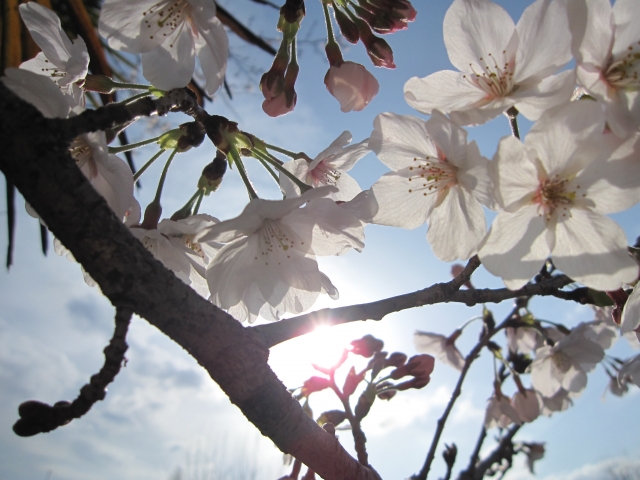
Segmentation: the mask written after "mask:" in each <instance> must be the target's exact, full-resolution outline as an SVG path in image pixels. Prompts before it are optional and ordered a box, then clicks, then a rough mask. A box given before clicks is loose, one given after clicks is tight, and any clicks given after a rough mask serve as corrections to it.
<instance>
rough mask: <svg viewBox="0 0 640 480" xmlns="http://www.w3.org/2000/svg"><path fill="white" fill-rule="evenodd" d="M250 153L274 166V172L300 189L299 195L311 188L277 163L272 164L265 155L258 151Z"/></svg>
mask: <svg viewBox="0 0 640 480" xmlns="http://www.w3.org/2000/svg"><path fill="white" fill-rule="evenodd" d="M252 153H253V155H254V156H256V158H260V157H262V159H263V160H265V161H266V162H268V163H270V164H271V165H272V166H274V167H275V168H276V170H279V171H280V172H282V173H283V174H284V175H285V176H286V177H288V178H289V180H291V181H292V182H293V183H295V184H296V185H297V186H298V188H299V189H300V191H301V193H304V192H306V191H308V190H311V189H312V188H313V187H312V186H310V185H307V184H306V183H304V182H303V181H302V180H300V179H299V178H298V177H296V176H295V175H294V174H293V173H291V172H290V171H289V170H287V169H286V168H284V167H283V166H282V165H280V164H279V163H277V162H274V161H273V160H271V158H269V157H268V156H267V155H265V154H263V153H262V152H260V151H259V150H254V151H253V152H252Z"/></svg>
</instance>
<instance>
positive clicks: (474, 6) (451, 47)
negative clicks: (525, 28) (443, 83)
mask: <svg viewBox="0 0 640 480" xmlns="http://www.w3.org/2000/svg"><path fill="white" fill-rule="evenodd" d="M442 29H443V31H444V43H445V46H446V47H447V53H448V54H449V60H450V61H451V63H452V64H453V65H454V66H455V67H456V68H457V69H458V70H460V71H463V72H465V71H470V68H469V64H473V65H474V66H475V67H476V69H478V67H479V70H481V71H482V70H484V62H483V61H482V60H480V59H482V58H486V57H487V55H488V54H489V53H491V54H493V55H498V54H500V53H501V52H502V51H503V50H505V48H506V47H507V45H508V44H509V42H510V40H511V39H512V37H513V36H514V32H515V25H514V24H513V20H512V19H511V16H510V15H509V14H508V13H507V12H506V10H505V9H504V8H502V7H501V6H499V5H496V4H495V3H493V2H491V1H489V0H455V1H454V2H453V4H452V5H451V7H449V10H447V13H446V14H445V17H444V23H443V26H442Z"/></svg>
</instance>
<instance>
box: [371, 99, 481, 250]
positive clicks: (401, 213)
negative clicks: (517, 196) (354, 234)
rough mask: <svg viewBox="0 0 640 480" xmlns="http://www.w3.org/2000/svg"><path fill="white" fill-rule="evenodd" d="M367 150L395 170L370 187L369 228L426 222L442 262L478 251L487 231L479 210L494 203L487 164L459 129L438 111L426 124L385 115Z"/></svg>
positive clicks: (411, 119)
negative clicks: (372, 203)
mask: <svg viewBox="0 0 640 480" xmlns="http://www.w3.org/2000/svg"><path fill="white" fill-rule="evenodd" d="M369 148H371V149H372V150H373V151H374V152H375V153H376V154H377V155H378V158H379V159H380V160H381V161H382V163H384V164H385V165H387V166H388V167H389V168H391V169H392V170H393V171H392V172H390V173H387V174H386V175H384V176H383V177H382V178H380V180H378V182H376V183H375V184H374V185H373V186H372V187H371V191H372V193H373V196H374V197H375V200H376V201H377V203H378V211H377V213H376V214H375V216H374V217H373V223H377V224H380V225H390V226H394V227H402V228H416V227H418V226H420V225H422V224H423V223H425V222H426V221H428V222H429V231H428V233H427V240H428V241H429V243H430V244H431V247H432V248H433V252H434V253H435V254H436V256H437V257H438V258H439V259H441V260H444V261H445V262H450V261H453V260H455V259H456V258H460V259H467V258H469V257H471V256H472V255H474V254H475V253H476V252H477V249H478V246H479V244H480V242H481V241H482V239H483V238H484V236H485V234H486V231H487V227H486V222H485V217H484V211H483V209H482V205H483V204H484V205H489V204H491V202H492V199H491V194H490V189H491V187H490V179H489V172H488V160H487V159H486V158H484V157H482V156H481V155H480V151H479V150H478V146H477V145H476V143H475V142H470V143H467V133H466V132H465V131H464V130H463V129H462V128H460V127H458V126H457V125H456V124H454V123H453V122H451V120H449V119H448V118H447V117H445V116H444V115H443V114H442V113H440V112H438V111H434V112H433V114H432V116H431V118H430V119H429V120H428V121H427V122H424V121H423V120H420V119H418V118H416V117H411V116H400V115H395V114H393V113H383V114H380V115H378V116H377V117H376V119H375V121H374V130H373V133H372V134H371V139H370V140H369Z"/></svg>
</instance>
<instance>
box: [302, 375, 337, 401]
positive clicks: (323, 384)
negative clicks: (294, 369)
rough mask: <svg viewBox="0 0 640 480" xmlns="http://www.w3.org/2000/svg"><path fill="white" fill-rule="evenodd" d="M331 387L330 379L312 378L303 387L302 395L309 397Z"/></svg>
mask: <svg viewBox="0 0 640 480" xmlns="http://www.w3.org/2000/svg"><path fill="white" fill-rule="evenodd" d="M330 386H331V382H330V381H329V379H328V378H324V377H311V378H309V379H308V380H306V381H305V382H304V385H302V395H303V396H305V397H308V396H309V395H311V394H312V393H314V392H319V391H320V390H324V389H326V388H329V387H330Z"/></svg>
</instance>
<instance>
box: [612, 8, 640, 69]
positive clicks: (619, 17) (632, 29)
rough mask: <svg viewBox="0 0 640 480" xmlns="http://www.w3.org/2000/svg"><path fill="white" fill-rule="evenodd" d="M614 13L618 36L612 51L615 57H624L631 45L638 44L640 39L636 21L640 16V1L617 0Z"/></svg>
mask: <svg viewBox="0 0 640 480" xmlns="http://www.w3.org/2000/svg"><path fill="white" fill-rule="evenodd" d="M612 13H613V19H614V21H615V25H616V30H615V32H616V35H615V37H616V38H615V41H614V44H613V49H612V52H611V53H613V55H614V56H615V57H618V56H620V57H622V56H624V55H625V54H626V52H627V49H628V48H629V46H632V45H635V44H637V43H638V40H640V32H639V31H638V23H637V21H636V20H637V19H638V18H640V3H638V2H637V1H635V0H616V2H615V3H614V5H613V9H612ZM636 61H637V60H636Z"/></svg>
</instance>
